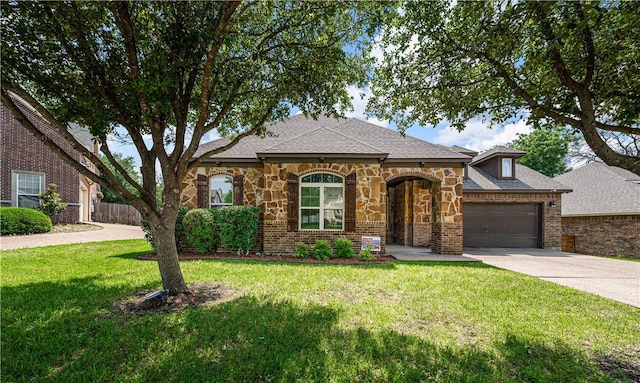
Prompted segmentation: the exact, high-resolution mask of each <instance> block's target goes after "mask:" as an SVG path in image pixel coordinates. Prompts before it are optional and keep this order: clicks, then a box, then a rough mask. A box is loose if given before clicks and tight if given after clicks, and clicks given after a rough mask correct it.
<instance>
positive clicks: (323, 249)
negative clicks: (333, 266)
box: [311, 239, 333, 261]
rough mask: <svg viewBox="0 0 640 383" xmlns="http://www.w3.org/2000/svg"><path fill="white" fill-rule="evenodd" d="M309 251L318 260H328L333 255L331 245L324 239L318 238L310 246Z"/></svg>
mask: <svg viewBox="0 0 640 383" xmlns="http://www.w3.org/2000/svg"><path fill="white" fill-rule="evenodd" d="M311 252H312V253H313V256H314V257H316V259H317V260H318V261H328V260H329V258H330V257H331V256H332V255H333V249H332V248H331V245H330V244H329V242H327V241H325V240H324V239H318V240H317V241H316V242H315V243H314V244H313V246H311Z"/></svg>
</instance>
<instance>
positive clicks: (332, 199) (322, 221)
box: [300, 173, 344, 230]
mask: <svg viewBox="0 0 640 383" xmlns="http://www.w3.org/2000/svg"><path fill="white" fill-rule="evenodd" d="M300 181H301V182H300V229H302V230H343V227H344V226H343V221H344V219H343V211H344V179H343V178H342V177H340V176H336V175H334V174H326V173H317V174H310V175H307V176H305V177H302V179H301V180H300Z"/></svg>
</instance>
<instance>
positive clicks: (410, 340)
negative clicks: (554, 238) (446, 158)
mask: <svg viewBox="0 0 640 383" xmlns="http://www.w3.org/2000/svg"><path fill="white" fill-rule="evenodd" d="M149 251H150V248H149V246H148V245H147V243H146V242H145V241H141V240H136V241H119V242H103V243H93V244H80V245H66V246H56V247H46V248H36V249H20V250H11V251H2V252H0V262H1V264H0V265H1V267H2V280H1V287H2V323H1V331H2V332H1V335H2V371H1V372H2V381H4V382H22V381H24V382H27V381H38V382H47V381H65V382H66V381H77V382H88V381H92V382H97V381H118V382H119V381H126V382H129V381H130V382H149V381H157V382H159V381H163V382H165V381H168V382H281V381H309V382H317V381H320V382H334V381H335V382H393V381H398V382H417V381H434V382H464V381H474V382H509V381H510V382H520V381H531V382H543V381H544V382H560V381H562V382H569V381H589V382H593V381H595V382H598V381H602V382H607V381H633V380H638V379H640V374H639V373H638V368H639V367H640V362H638V360H640V337H639V335H638V334H640V310H638V309H635V308H632V307H630V306H626V305H624V304H621V303H617V302H614V301H610V300H607V299H604V298H600V297H597V296H594V295H590V294H587V293H582V292H579V291H577V290H573V289H570V288H566V287H562V286H558V285H555V284H552V283H550V282H545V281H541V280H538V279H536V278H533V277H528V276H524V275H520V274H516V273H513V272H508V271H503V270H499V269H495V268H492V267H489V266H486V265H483V264H479V263H433V262H432V263H409V262H407V263H402V262H397V263H393V264H386V265H357V266H354V265H327V264H320V265H318V264H314V265H310V264H283V263H261V262H251V261H186V262H183V263H182V268H183V272H184V274H185V277H186V278H187V281H188V282H189V283H192V282H219V283H221V284H223V285H225V286H228V287H230V288H233V289H235V290H236V293H235V295H234V296H233V297H231V299H225V300H223V301H221V302H219V303H217V304H214V305H210V306H204V307H199V308H197V309H183V310H180V311H178V312H172V313H165V314H146V315H131V314H129V315H126V314H122V313H118V312H114V311H113V305H114V303H116V302H117V301H119V300H120V299H122V298H123V297H125V296H135V294H136V293H137V292H139V291H143V290H153V289H159V288H160V284H159V281H158V279H159V273H158V270H157V265H156V263H155V262H150V261H139V260H137V259H136V255H138V254H142V253H147V252H149Z"/></svg>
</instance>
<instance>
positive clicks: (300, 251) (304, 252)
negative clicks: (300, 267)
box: [295, 242, 309, 258]
mask: <svg viewBox="0 0 640 383" xmlns="http://www.w3.org/2000/svg"><path fill="white" fill-rule="evenodd" d="M295 254H296V257H298V258H306V257H307V256H308V255H309V247H308V246H307V245H306V244H304V243H302V242H298V244H297V245H296V251H295Z"/></svg>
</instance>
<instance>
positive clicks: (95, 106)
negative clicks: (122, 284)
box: [1, 0, 388, 293]
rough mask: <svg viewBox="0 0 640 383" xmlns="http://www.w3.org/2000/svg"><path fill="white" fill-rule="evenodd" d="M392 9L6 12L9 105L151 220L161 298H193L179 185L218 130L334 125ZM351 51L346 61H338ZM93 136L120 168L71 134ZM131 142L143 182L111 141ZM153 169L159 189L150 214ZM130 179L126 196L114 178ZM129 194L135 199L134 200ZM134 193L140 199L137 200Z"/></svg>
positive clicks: (99, 5) (107, 5)
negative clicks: (177, 229)
mask: <svg viewBox="0 0 640 383" xmlns="http://www.w3.org/2000/svg"><path fill="white" fill-rule="evenodd" d="M387 6H388V4H386V3H373V2H367V3H363V2H335V1H305V2H299V1H290V2H288V1H258V0H253V1H252V0H249V1H224V2H222V1H190V2H186V1H180V2H173V1H171V2H147V1H132V2H76V1H69V2H21V1H15V2H9V3H4V4H3V6H2V9H1V12H2V18H1V20H2V21H1V22H2V30H3V38H2V43H1V44H2V55H3V57H2V68H1V71H2V72H1V76H2V103H3V104H5V105H7V107H8V108H9V109H10V110H11V111H12V113H13V114H14V116H15V117H16V119H18V120H19V121H20V122H21V123H22V124H23V126H24V127H25V128H26V129H28V130H29V131H31V132H32V133H33V134H35V135H37V136H38V137H41V136H43V132H41V131H39V130H38V128H37V127H36V126H35V125H34V124H32V123H30V121H29V120H28V118H26V116H25V115H24V113H22V111H21V109H20V107H19V106H18V105H17V104H16V102H15V99H14V97H12V95H18V96H19V97H21V98H22V99H24V100H26V101H27V102H29V103H30V104H31V105H32V106H33V107H35V109H36V110H37V111H38V112H39V113H40V114H41V115H42V116H43V117H44V118H46V119H47V120H48V121H49V122H50V123H51V124H52V125H53V126H54V128H55V129H56V130H57V134H58V135H59V136H60V137H62V138H63V139H64V140H66V141H68V142H69V143H71V144H72V146H73V147H74V148H75V149H76V150H78V151H80V153H81V154H82V155H83V156H84V157H86V158H88V159H89V160H90V161H91V162H93V163H94V164H96V166H97V168H98V170H99V171H100V173H101V175H102V176H98V175H96V174H93V173H91V172H90V171H89V170H87V169H86V168H84V167H83V166H81V165H80V164H78V162H77V158H76V156H74V155H73V154H70V153H68V152H66V151H65V150H64V149H63V148H62V147H61V145H60V144H59V139H58V138H56V137H47V138H49V139H47V140H45V143H46V144H47V145H49V146H50V147H51V148H52V149H53V150H55V151H56V152H57V153H58V154H59V155H60V156H61V157H62V158H63V159H64V160H65V161H67V162H69V163H71V164H72V165H73V166H75V168H76V169H78V170H79V171H80V172H81V173H82V174H84V175H85V176H87V177H89V178H90V179H92V180H93V181H95V182H97V183H98V184H100V185H101V186H104V187H106V188H108V189H110V190H111V191H113V192H114V193H115V194H116V195H117V196H119V197H121V198H122V199H124V200H126V201H127V202H129V203H130V204H131V205H132V206H134V207H135V208H137V209H138V210H139V211H140V212H141V213H142V215H143V217H144V218H145V219H147V220H148V221H149V224H150V225H151V228H152V231H153V232H154V237H155V238H158V239H159V240H161V241H163V243H162V244H160V245H159V246H157V249H158V264H159V267H160V274H161V276H162V280H163V284H164V286H165V288H167V289H170V290H171V292H172V293H179V292H186V291H187V288H186V285H185V283H184V279H183V277H182V273H181V270H180V266H179V264H178V258H177V252H176V249H175V243H174V240H173V237H174V235H173V228H174V226H175V219H176V216H177V211H178V204H179V201H180V189H181V181H182V179H183V178H184V176H185V175H186V174H187V171H188V170H189V169H191V168H193V167H196V166H197V165H198V164H199V160H198V159H193V158H192V157H193V155H194V153H195V152H196V149H197V148H198V145H199V143H200V141H201V140H202V138H203V137H205V135H206V134H207V133H209V132H211V131H217V132H218V133H219V134H221V135H223V136H226V137H230V138H232V140H231V142H230V143H229V144H228V145H226V146H224V147H221V148H218V149H216V150H214V151H211V152H210V153H204V154H203V155H202V156H201V157H200V158H206V157H207V156H208V155H209V154H213V153H219V152H222V151H225V150H227V149H228V148H230V147H231V146H233V145H235V144H236V143H237V142H238V140H240V139H241V138H242V137H244V136H247V135H252V134H265V131H264V126H265V124H267V123H269V122H272V121H275V120H279V119H282V118H284V117H286V116H288V114H289V113H290V110H291V108H292V107H296V108H298V109H299V110H301V111H303V112H305V113H307V114H309V115H312V116H314V115H318V114H319V113H325V114H332V115H339V114H341V113H342V112H343V111H344V110H345V109H347V108H349V107H350V105H351V100H350V98H349V95H348V93H347V85H349V84H359V83H361V82H362V81H363V80H364V73H365V72H366V71H367V68H368V67H367V61H366V60H364V59H363V58H362V56H361V54H360V53H361V47H362V46H363V45H365V44H366V43H367V42H368V41H369V40H370V39H371V38H373V36H374V34H375V32H376V30H377V27H378V25H379V24H380V23H381V22H382V20H383V17H385V14H386V12H387V11H388V9H386V7H387ZM345 46H349V47H350V49H348V50H347V49H344V47H345ZM69 122H76V123H80V124H82V125H85V126H88V127H89V128H90V130H91V132H92V134H93V135H94V136H95V137H96V138H97V139H98V141H99V144H100V150H101V152H102V153H103V154H104V156H105V158H106V159H107V160H108V162H109V163H110V164H111V165H112V166H113V168H115V169H116V172H114V171H112V170H110V169H109V167H108V166H106V165H105V163H103V162H102V161H101V160H100V158H99V157H98V156H96V155H94V154H93V153H91V152H90V151H88V150H86V149H85V148H84V147H83V146H82V145H81V144H80V143H78V142H77V141H76V140H75V138H74V137H73V136H72V135H71V134H70V133H69V132H68V130H67V126H68V123H69ZM116 128H119V129H123V130H124V131H126V138H127V139H129V140H131V142H132V143H133V144H134V145H135V147H136V149H137V151H138V154H139V155H140V159H141V167H140V173H141V177H142V182H137V180H136V179H134V178H133V177H130V176H128V173H127V171H126V170H125V169H123V168H122V166H121V165H120V164H119V163H118V161H117V158H116V157H115V156H114V154H113V153H112V152H111V151H110V150H109V147H108V145H107V142H108V140H109V137H110V136H111V135H112V134H114V133H115V129H116ZM156 162H157V163H159V169H158V170H159V173H160V174H161V175H162V181H163V183H164V189H163V195H162V203H160V204H159V203H157V202H156V195H155V193H156V170H157V169H156ZM117 173H118V174H120V175H121V176H123V177H124V179H125V181H126V182H125V183H124V184H123V183H121V182H120V179H118V177H117V176H116V174H117ZM126 184H128V185H130V186H132V187H133V188H134V189H135V190H130V188H127V186H126ZM136 191H137V193H136Z"/></svg>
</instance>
